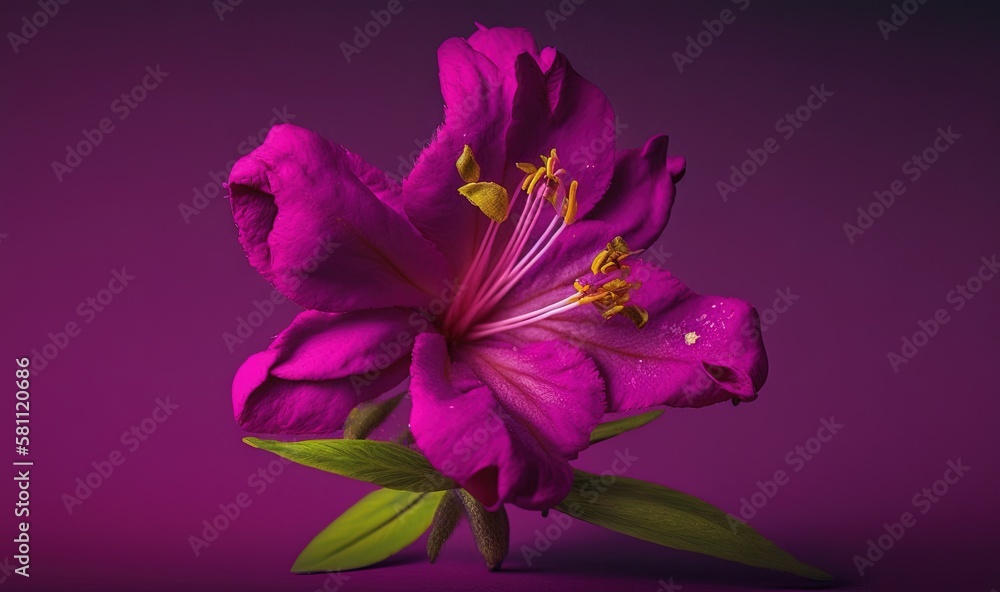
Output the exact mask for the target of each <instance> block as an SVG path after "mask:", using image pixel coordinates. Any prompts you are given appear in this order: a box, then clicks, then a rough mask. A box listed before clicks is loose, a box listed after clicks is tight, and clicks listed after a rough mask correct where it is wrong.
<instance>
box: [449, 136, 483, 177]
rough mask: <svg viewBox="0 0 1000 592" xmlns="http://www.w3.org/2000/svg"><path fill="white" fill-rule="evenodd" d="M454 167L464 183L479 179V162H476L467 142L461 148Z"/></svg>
mask: <svg viewBox="0 0 1000 592" xmlns="http://www.w3.org/2000/svg"><path fill="white" fill-rule="evenodd" d="M455 167H456V168H457V169H458V174H459V175H461V176H462V180H463V181H465V182H466V183H475V182H476V181H478V180H479V173H480V171H479V163H477V162H476V157H475V156H474V155H473V154H472V148H471V147H470V146H469V145H468V144H466V145H465V148H463V149H462V155H461V156H459V157H458V161H457V162H456V163H455Z"/></svg>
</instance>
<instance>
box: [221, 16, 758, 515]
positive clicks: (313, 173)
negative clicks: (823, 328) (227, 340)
mask: <svg viewBox="0 0 1000 592" xmlns="http://www.w3.org/2000/svg"><path fill="white" fill-rule="evenodd" d="M438 58H439V62H440V71H441V74H440V78H441V90H442V94H443V95H444V100H445V121H444V124H443V125H442V126H441V127H440V128H439V129H438V131H437V134H436V135H435V137H434V140H433V141H432V142H431V144H430V145H429V146H428V147H427V149H426V150H425V151H424V152H423V154H421V156H420V158H419V159H418V160H417V162H416V164H415V166H414V169H413V171H412V173H411V174H410V175H409V177H408V178H407V179H406V180H405V182H403V184H402V186H400V185H399V184H397V183H395V182H394V181H392V180H391V179H390V178H389V177H388V176H386V175H385V174H384V173H383V172H381V171H380V170H378V169H376V168H374V167H373V166H371V165H370V164H368V163H366V162H365V161H364V160H362V159H361V158H359V157H358V156H356V155H354V154H352V153H351V152H349V151H348V150H346V149H345V148H343V147H342V146H339V145H336V144H331V143H329V142H327V141H326V140H324V139H323V138H321V137H319V136H318V135H316V134H314V133H312V132H310V131H307V130H305V129H302V128H299V127H296V126H293V125H280V126H276V127H274V128H273V129H272V130H271V132H270V133H269V134H268V136H267V139H266V141H265V142H264V144H263V145H262V146H260V147H259V148H258V149H256V150H255V151H254V152H253V153H251V154H249V155H248V156H246V157H244V158H243V159H241V160H240V161H239V162H238V163H237V164H236V166H235V167H234V168H233V170H232V174H231V176H230V191H231V195H232V207H233V215H234V217H235V219H236V223H237V225H238V226H239V237H240V241H241V242H242V244H243V247H244V249H245V250H246V253H247V256H248V258H249V260H250V263H251V264H253V266H254V267H256V268H257V270H258V271H259V272H260V273H261V275H263V276H264V277H265V278H266V279H267V280H268V281H270V282H271V283H272V284H273V285H274V286H275V287H276V288H277V289H278V290H280V291H281V292H282V293H283V294H285V295H286V296H287V297H288V298H289V299H291V300H293V301H295V302H296V303H298V304H299V305H301V306H303V307H305V308H306V309H307V310H306V311H305V312H303V313H301V314H300V315H299V316H298V317H297V318H296V319H295V320H294V321H293V323H292V325H291V326H290V327H289V328H288V329H286V330H285V331H284V332H283V333H281V334H280V335H279V336H278V337H277V338H276V339H275V341H274V343H272V344H271V346H270V347H269V348H268V349H267V350H265V351H263V352H261V353H259V354H256V355H254V356H252V357H250V359H248V360H247V361H246V363H245V364H244V365H243V366H242V367H241V368H240V370H239V371H238V372H237V375H236V378H235V381H234V385H233V404H234V407H235V414H236V418H237V420H238V421H239V423H240V424H241V425H242V426H243V427H244V428H245V429H247V430H249V431H252V432H263V433H272V434H274V433H280V434H316V433H329V432H332V431H335V430H337V429H339V428H341V427H342V425H343V422H344V419H345V418H346V416H347V414H348V412H349V411H350V410H351V409H352V408H353V407H355V406H356V405H358V404H359V403H363V402H365V401H368V400H371V399H373V398H376V397H378V396H380V395H382V394H384V393H386V392H388V391H390V390H392V389H394V388H398V387H401V386H403V385H405V384H406V383H407V381H409V382H408V388H409V391H410V393H411V397H412V411H411V417H410V427H411V430H412V432H413V436H414V439H415V442H416V446H417V447H418V448H419V449H420V451H421V452H423V453H424V454H425V455H426V456H427V458H428V459H429V460H430V461H431V463H432V464H433V465H434V466H435V467H437V468H438V469H439V470H440V471H441V472H442V473H444V474H445V475H447V476H448V477H451V478H453V479H455V480H456V481H457V482H458V483H459V484H461V485H462V487H464V488H465V489H467V490H468V491H469V492H470V493H472V494H473V495H474V496H475V497H476V498H477V499H479V500H480V501H481V502H482V503H483V504H484V505H485V506H486V507H487V508H489V509H496V508H498V507H499V506H500V505H501V504H503V503H514V504H517V505H518V506H521V507H524V508H530V509H541V508H548V507H552V506H554V505H555V504H557V503H558V502H559V501H560V500H561V499H562V498H563V497H565V495H566V494H567V493H568V491H569V489H570V485H571V481H572V469H571V468H570V465H569V462H568V461H570V460H573V459H575V458H576V456H577V454H578V453H579V452H580V451H581V450H583V449H584V448H586V447H587V445H588V443H589V434H590V432H591V431H592V430H593V428H594V427H595V426H596V425H597V423H598V422H599V421H600V419H601V418H602V416H603V415H604V414H605V413H613V412H620V411H628V410H637V409H644V408H646V407H650V406H654V405H670V406H678V407H682V406H689V407H700V406H704V405H709V404H712V403H717V402H720V401H727V400H733V401H734V402H739V401H751V400H753V399H754V398H756V396H757V391H758V389H759V388H760V387H761V385H762V384H763V382H764V379H765V378H766V375H767V360H766V357H765V354H764V347H763V343H762V342H761V340H760V333H759V330H758V325H759V323H758V319H757V313H756V311H754V309H753V308H752V307H751V306H750V305H748V304H747V303H745V302H743V301H741V300H734V299H731V298H722V297H717V296H700V295H698V294H695V293H694V292H692V291H691V290H689V289H688V288H687V287H685V286H684V284H682V283H681V282H680V281H678V280H677V279H676V278H674V277H673V276H672V275H670V274H669V273H668V272H666V271H664V270H662V269H660V268H659V267H657V266H655V265H653V264H652V263H650V262H647V261H644V260H643V257H642V255H641V252H642V250H643V249H645V248H646V247H648V246H650V245H651V244H652V243H653V242H654V241H655V240H656V239H657V238H658V237H659V236H660V233H661V232H662V231H663V229H664V227H665V226H666V224H667V219H668V217H669V214H670V208H671V205H672V203H673V198H674V185H675V183H676V182H677V181H678V180H679V179H680V178H681V176H682V175H683V172H684V160H683V159H681V158H679V157H674V156H668V155H667V138H666V137H665V136H657V137H654V138H652V139H650V140H649V141H648V142H647V143H646V145H645V146H644V147H642V148H641V149H628V150H615V147H614V139H615V138H614V114H613V112H612V110H611V105H610V104H609V103H608V100H607V98H606V97H605V96H604V94H603V93H602V92H601V91H600V90H599V89H598V88H597V87H595V86H594V85H592V84H591V83H589V82H588V81H586V80H584V79H583V78H582V77H580V75H578V74H577V73H576V72H575V71H574V70H573V69H572V68H571V67H570V65H569V62H567V61H566V58H565V57H564V56H563V55H562V54H559V53H558V52H556V51H555V50H554V49H552V48H545V49H543V50H541V51H539V50H538V49H537V47H536V45H535V42H534V40H533V39H532V37H531V36H530V34H529V33H528V32H527V31H525V30H522V29H500V28H495V29H486V28H482V27H480V30H479V31H477V32H476V33H474V34H473V35H472V36H471V37H469V39H468V40H465V39H458V38H455V39H449V40H448V41H446V42H445V43H444V44H443V45H442V46H441V48H440V50H439V52H438ZM539 155H541V158H539Z"/></svg>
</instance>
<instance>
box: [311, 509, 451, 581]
mask: <svg viewBox="0 0 1000 592" xmlns="http://www.w3.org/2000/svg"><path fill="white" fill-rule="evenodd" d="M444 494H445V492H440V491H439V492H433V493H412V492H409V491H395V490H392V489H380V490H378V491H375V492H373V493H370V494H368V495H366V496H365V497H363V498H361V500H360V501H359V502H358V503H356V504H354V505H353V506H351V507H350V508H348V509H347V511H346V512H344V513H343V514H341V515H340V517H339V518H337V519H336V520H334V521H333V522H332V523H331V524H330V526H327V527H326V528H324V529H323V531H322V532H320V533H319V534H318V535H316V538H314V539H313V540H312V541H310V542H309V544H308V545H306V548H305V549H303V550H302V553H300V554H299V557H298V559H296V560H295V564H294V565H292V572H294V573H314V572H324V571H344V570H348V569H357V568H359V567H366V566H369V565H372V564H373V563H378V562H379V561H382V560H383V559H386V558H388V557H391V556H392V555H394V554H395V553H398V552H399V551H401V550H402V549H403V548H404V547H406V546H407V545H409V544H410V543H412V542H413V541H415V540H417V539H418V538H420V535H421V534H423V532H424V531H425V530H427V527H429V526H430V525H431V519H432V518H433V516H434V509H435V508H436V507H437V505H438V503H439V502H440V501H441V497H442V496H443V495H444Z"/></svg>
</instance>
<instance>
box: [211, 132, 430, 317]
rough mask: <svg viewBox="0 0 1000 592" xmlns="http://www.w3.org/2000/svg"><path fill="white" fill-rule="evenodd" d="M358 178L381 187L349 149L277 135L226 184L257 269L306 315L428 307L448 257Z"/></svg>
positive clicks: (313, 138) (300, 135)
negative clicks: (391, 307)
mask: <svg viewBox="0 0 1000 592" xmlns="http://www.w3.org/2000/svg"><path fill="white" fill-rule="evenodd" d="M356 170H357V171H360V172H361V173H362V175H363V176H364V177H365V178H366V179H367V181H368V182H370V183H373V184H375V185H377V179H375V177H373V176H372V175H371V174H370V173H366V172H365V171H363V170H361V168H360V165H359V161H358V160H357V159H356V157H353V156H352V155H350V154H349V153H348V152H347V151H346V150H344V148H343V147H341V146H339V145H334V144H331V143H329V142H327V141H326V140H324V139H323V138H321V137H320V136H318V135H317V134H315V133H313V132H310V131H308V130H305V129H303V128H300V127H296V126H293V125H288V124H286V125H279V126H275V127H273V128H271V131H270V132H269V133H268V135H267V139H266V140H265V141H264V144H263V145H261V146H260V147H258V148H257V149H256V150H254V151H253V152H251V153H250V154H248V155H247V156H245V157H243V158H242V159H240V161H239V162H237V163H236V165H235V166H234V167H233V170H232V172H231V173H230V176H229V187H230V193H231V200H232V207H233V217H234V218H235V220H236V224H237V226H238V227H239V236H240V242H241V243H242V244H243V248H244V250H245V251H246V253H247V257H248V258H249V260H250V263H251V264H252V265H253V266H254V267H256V268H257V271H259V272H260V274H261V275H262V276H264V278H265V279H267V280H268V281H269V282H271V283H272V284H273V285H274V286H275V287H276V288H277V289H278V290H280V291H281V292H282V293H283V294H285V295H286V296H287V297H288V298H289V299H291V300H293V301H294V302H296V303H297V304H299V305H301V306H303V307H305V308H310V309H315V310H322V311H326V312H345V311H350V310H358V309H365V308H382V307H387V306H420V305H422V304H424V303H426V302H428V301H429V300H430V299H431V298H432V297H433V296H432V294H433V293H435V292H438V291H440V289H441V285H442V283H443V281H444V278H445V263H444V259H443V257H442V256H441V254H440V253H439V252H438V251H437V250H436V249H435V247H434V245H433V244H431V243H430V242H429V241H427V240H426V239H424V238H423V237H421V236H420V234H419V233H418V232H417V231H416V230H415V229H414V228H413V227H412V226H411V225H410V224H409V223H408V222H407V220H406V219H405V218H404V217H403V216H401V215H400V214H398V213H397V212H395V211H393V209H392V208H391V207H390V206H388V205H386V204H385V203H383V202H382V201H380V200H379V199H378V198H376V197H375V195H374V194H373V193H372V191H371V190H370V189H369V186H368V185H366V182H365V181H362V179H359V178H358V176H357V175H356V174H355V171H356Z"/></svg>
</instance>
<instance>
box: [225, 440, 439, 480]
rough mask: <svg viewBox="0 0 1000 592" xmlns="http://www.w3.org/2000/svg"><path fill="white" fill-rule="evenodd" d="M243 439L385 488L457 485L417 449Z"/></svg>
mask: <svg viewBox="0 0 1000 592" xmlns="http://www.w3.org/2000/svg"><path fill="white" fill-rule="evenodd" d="M243 441H244V442H246V443H247V444H249V445H250V446H253V447H254V448H260V449H261V450H267V451H270V452H273V453H275V454H277V455H278V456H281V457H284V458H287V459H288V460H291V461H295V462H297V463H299V464H302V465H306V466H307V467H313V468H316V469H320V470H322V471H327V472H329V473H336V474H337V475H343V476H344V477H350V478H351V479H357V480H359V481H367V482H368V483H374V484H376V485H381V486H382V487H386V488H388V489H401V490H404V491H441V490H444V489H452V488H454V487H457V485H456V484H455V482H454V481H452V480H451V479H449V478H447V477H445V476H444V475H442V474H441V473H438V472H437V471H436V470H435V469H434V467H432V466H431V464H430V463H429V462H427V459H426V458H424V457H423V456H422V455H421V454H420V453H419V452H416V451H414V450H410V449H409V448H407V447H405V446H400V445H399V444H394V443H392V442H381V441H378V440H303V441H301V442H279V441H277V440H261V439H259V438H243Z"/></svg>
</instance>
